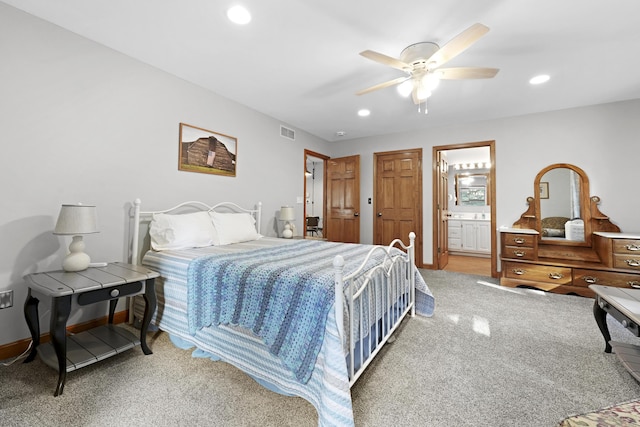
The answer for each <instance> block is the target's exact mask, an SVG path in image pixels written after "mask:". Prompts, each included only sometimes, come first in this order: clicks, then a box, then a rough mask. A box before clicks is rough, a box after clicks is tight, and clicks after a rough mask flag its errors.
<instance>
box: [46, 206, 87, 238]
mask: <svg viewBox="0 0 640 427" xmlns="http://www.w3.org/2000/svg"><path fill="white" fill-rule="evenodd" d="M97 232H98V227H97V214H96V207H95V206H89V205H81V204H78V205H62V207H61V208H60V214H59V215H58V222H56V227H55V228H54V229H53V234H70V235H77V234H90V233H97Z"/></svg>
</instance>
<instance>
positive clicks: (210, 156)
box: [178, 123, 238, 177]
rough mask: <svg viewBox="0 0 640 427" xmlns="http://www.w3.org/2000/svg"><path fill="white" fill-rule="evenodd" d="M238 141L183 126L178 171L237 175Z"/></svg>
mask: <svg viewBox="0 0 640 427" xmlns="http://www.w3.org/2000/svg"><path fill="white" fill-rule="evenodd" d="M237 153H238V139H237V138H235V137H233V136H229V135H225V134H222V133H219V132H214V131H211V130H208V129H204V128H201V127H198V126H193V125H188V124H186V123H180V133H179V137H178V170H181V171H186V172H198V173H207V174H213V175H224V176H233V177H235V176H236V167H237Z"/></svg>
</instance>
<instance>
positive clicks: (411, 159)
mask: <svg viewBox="0 0 640 427" xmlns="http://www.w3.org/2000/svg"><path fill="white" fill-rule="evenodd" d="M421 162H422V150H421V149H415V150H404V151H392V152H386V153H374V168H375V170H374V185H375V188H374V195H375V197H374V206H373V208H374V215H375V218H374V243H375V244H377V245H388V244H389V243H391V241H392V240H393V239H396V238H400V239H402V241H403V242H405V243H408V239H409V233H410V232H411V231H413V232H414V233H415V234H416V265H417V266H419V267H421V266H422V166H421Z"/></svg>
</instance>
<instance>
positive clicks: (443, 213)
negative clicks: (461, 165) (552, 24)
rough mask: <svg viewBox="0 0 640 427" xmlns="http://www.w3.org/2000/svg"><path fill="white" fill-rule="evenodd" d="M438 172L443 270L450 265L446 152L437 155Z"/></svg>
mask: <svg viewBox="0 0 640 427" xmlns="http://www.w3.org/2000/svg"><path fill="white" fill-rule="evenodd" d="M436 161H437V164H438V171H437V173H436V181H437V183H436V185H437V186H438V188H437V190H436V193H437V200H438V203H437V206H436V215H437V216H438V231H437V233H436V237H435V238H436V239H438V250H437V255H436V257H437V263H438V269H439V270H441V269H443V268H444V267H446V265H447V264H448V263H449V162H447V155H446V152H444V151H438V153H437V159H436Z"/></svg>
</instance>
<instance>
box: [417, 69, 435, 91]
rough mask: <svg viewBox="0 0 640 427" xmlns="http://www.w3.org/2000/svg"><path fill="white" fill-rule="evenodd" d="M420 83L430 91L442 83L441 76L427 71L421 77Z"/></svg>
mask: <svg viewBox="0 0 640 427" xmlns="http://www.w3.org/2000/svg"><path fill="white" fill-rule="evenodd" d="M420 83H421V84H422V86H424V87H425V88H426V89H427V90H428V91H429V92H431V91H432V90H434V89H435V88H437V87H438V85H439V84H440V78H439V77H438V76H437V75H436V74H433V73H427V74H425V75H424V76H422V77H421V78H420Z"/></svg>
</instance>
